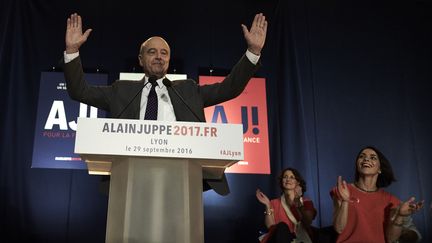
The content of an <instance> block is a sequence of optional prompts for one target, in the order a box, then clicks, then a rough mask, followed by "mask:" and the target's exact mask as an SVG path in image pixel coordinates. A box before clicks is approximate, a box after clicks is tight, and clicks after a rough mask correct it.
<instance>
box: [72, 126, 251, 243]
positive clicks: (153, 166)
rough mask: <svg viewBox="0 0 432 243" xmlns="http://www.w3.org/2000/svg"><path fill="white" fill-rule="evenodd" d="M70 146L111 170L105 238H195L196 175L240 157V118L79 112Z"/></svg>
mask: <svg viewBox="0 0 432 243" xmlns="http://www.w3.org/2000/svg"><path fill="white" fill-rule="evenodd" d="M75 153H77V154H79V155H80V156H81V158H82V159H83V160H85V161H86V163H87V167H88V172H89V174H94V175H111V180H110V192H109V201H108V218H107V227H106V242H107V243H119V242H123V243H138V242H146V243H147V242H148V243H152V242H155V243H164V242H167V243H168V242H169V243H171V242H181V243H202V242H204V220H203V202H202V179H203V178H205V179H219V178H221V177H222V175H223V173H224V171H225V169H226V168H227V167H229V166H231V165H232V164H234V163H236V162H237V161H239V160H242V159H243V153H244V151H243V128H242V125H241V124H209V123H195V122H162V121H147V120H128V119H94V118H79V119H78V126H77V131H76V141H75Z"/></svg>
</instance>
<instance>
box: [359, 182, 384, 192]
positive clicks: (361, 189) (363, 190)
mask: <svg viewBox="0 0 432 243" xmlns="http://www.w3.org/2000/svg"><path fill="white" fill-rule="evenodd" d="M354 186H355V187H356V188H357V189H359V190H360V191H362V192H369V193H370V192H376V191H378V189H379V188H378V187H377V188H376V189H374V190H365V189H363V188H361V187H360V186H359V185H357V182H354Z"/></svg>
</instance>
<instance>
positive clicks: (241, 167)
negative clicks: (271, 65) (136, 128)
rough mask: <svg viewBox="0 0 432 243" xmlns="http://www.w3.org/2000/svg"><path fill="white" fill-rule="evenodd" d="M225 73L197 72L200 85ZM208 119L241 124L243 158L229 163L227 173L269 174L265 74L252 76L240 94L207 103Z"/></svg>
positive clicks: (217, 80) (213, 80)
mask: <svg viewBox="0 0 432 243" xmlns="http://www.w3.org/2000/svg"><path fill="white" fill-rule="evenodd" d="M224 78H225V77H220V76H200V77H199V83H200V85H206V84H213V83H217V82H221V81H222V80H223V79H224ZM204 112H205V116H206V120H207V122H212V123H230V124H243V143H244V160H243V161H239V162H238V163H236V164H234V165H233V166H231V167H229V168H228V169H227V170H226V172H229V173H247V174H270V152H269V139H268V121H267V98H266V86H265V79H264V78H252V79H251V80H250V81H249V83H248V85H247V86H246V88H245V90H244V91H243V93H242V94H240V95H239V96H238V97H237V98H235V99H232V100H230V101H227V102H224V103H222V104H218V105H215V106H211V107H207V108H206V109H205V110H204Z"/></svg>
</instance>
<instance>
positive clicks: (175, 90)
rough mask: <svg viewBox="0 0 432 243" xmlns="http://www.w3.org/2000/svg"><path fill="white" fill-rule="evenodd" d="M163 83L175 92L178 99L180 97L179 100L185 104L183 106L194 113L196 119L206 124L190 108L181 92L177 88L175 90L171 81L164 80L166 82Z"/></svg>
mask: <svg viewBox="0 0 432 243" xmlns="http://www.w3.org/2000/svg"><path fill="white" fill-rule="evenodd" d="M162 83H163V84H164V85H165V86H166V87H167V88H172V90H173V91H174V93H175V94H176V95H177V97H179V99H180V100H181V101H182V102H183V104H184V105H185V106H186V108H188V110H189V111H190V112H192V114H193V115H194V116H195V118H196V119H197V120H198V121H200V122H204V121H203V120H202V119H201V118H200V117H199V116H198V115H197V114H196V113H195V111H193V110H192V108H190V106H189V105H188V104H187V103H186V101H185V100H184V99H183V97H182V96H181V95H180V94H179V92H178V91H177V89H176V88H174V86H172V84H171V81H169V79H167V78H164V80H162Z"/></svg>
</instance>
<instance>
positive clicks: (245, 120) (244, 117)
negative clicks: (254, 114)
mask: <svg viewBox="0 0 432 243" xmlns="http://www.w3.org/2000/svg"><path fill="white" fill-rule="evenodd" d="M241 117H242V123H243V134H245V133H246V132H247V130H248V128H249V124H248V123H249V122H248V112H247V107H246V106H242V107H241Z"/></svg>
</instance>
